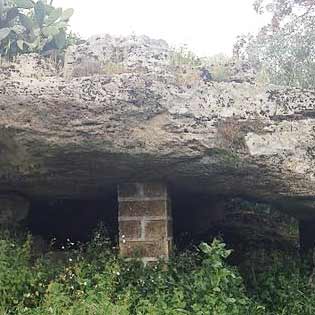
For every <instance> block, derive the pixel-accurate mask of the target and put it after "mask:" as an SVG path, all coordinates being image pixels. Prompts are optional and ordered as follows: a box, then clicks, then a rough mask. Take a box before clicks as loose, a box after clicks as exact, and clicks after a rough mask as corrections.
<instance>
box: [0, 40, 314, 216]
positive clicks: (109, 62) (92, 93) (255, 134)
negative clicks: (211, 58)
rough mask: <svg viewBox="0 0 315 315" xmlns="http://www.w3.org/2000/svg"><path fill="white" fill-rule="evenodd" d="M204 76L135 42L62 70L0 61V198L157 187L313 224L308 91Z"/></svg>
mask: <svg viewBox="0 0 315 315" xmlns="http://www.w3.org/2000/svg"><path fill="white" fill-rule="evenodd" d="M243 68H244V67H239V69H243ZM245 68H246V67H245ZM210 72H211V71H210ZM204 73H205V71H204V68H202V67H200V65H199V63H198V62H196V60H195V59H194V58H189V57H187V56H181V55H180V54H178V53H176V52H174V51H172V50H171V49H170V48H169V47H168V45H167V43H166V42H164V41H162V40H152V39H150V38H148V37H145V36H142V37H134V36H130V37H120V38H114V37H110V36H109V35H105V36H99V37H93V38H91V39H90V40H88V41H86V42H84V43H81V44H79V45H77V46H74V47H71V48H70V49H69V50H68V52H67V54H66V57H65V64H64V67H63V68H60V67H58V65H56V64H55V63H54V61H51V60H49V59H44V58H42V57H40V56H38V55H27V56H22V57H19V58H18V59H17V60H16V61H15V62H13V63H3V64H2V66H1V67H0V191H17V192H19V193H22V194H24V195H27V196H28V197H29V198H31V199H42V198H52V197H53V198H67V199H75V198H79V197H80V198H81V199H84V198H85V199H88V198H102V196H104V195H105V194H106V193H107V192H108V191H110V190H112V189H113V188H114V187H115V186H116V185H117V184H118V183H122V182H129V181H133V182H137V181H145V182H148V181H165V182H168V183H169V185H170V187H171V188H172V190H173V191H174V193H177V192H191V193H193V194H195V193H201V194H206V195H219V196H243V197H246V198H249V199H255V200H260V201H263V202H268V203H273V204H276V205H277V206H278V207H280V208H281V209H283V210H284V211H287V212H288V213H290V214H293V215H295V216H297V217H300V218H309V217H315V202H314V201H315V199H314V197H315V146H314V143H315V142H314V136H315V131H314V130H315V129H314V128H315V91H311V90H300V89H294V88H287V87H280V86H271V85H268V86H265V85H260V84H257V83H256V82H255V80H254V79H249V78H251V76H250V75H246V74H244V78H246V79H245V80H241V79H240V78H242V75H238V76H237V79H234V78H235V77H236V75H235V73H233V76H231V77H227V78H226V79H225V80H220V82H217V81H214V80H212V79H210V78H211V77H210V76H209V75H208V76H207V78H206V79H205V77H204V75H203V74H204Z"/></svg>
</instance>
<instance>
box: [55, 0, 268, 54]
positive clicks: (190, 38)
mask: <svg viewBox="0 0 315 315" xmlns="http://www.w3.org/2000/svg"><path fill="white" fill-rule="evenodd" d="M252 3H253V0H54V5H55V6H61V7H64V8H69V7H71V8H74V9H75V14H74V16H73V17H72V21H71V26H72V30H73V31H74V32H77V33H79V34H81V35H82V36H83V37H88V36H91V35H95V34H101V33H108V34H111V35H130V34H132V33H134V34H136V35H142V34H145V35H148V36H150V37H152V38H157V39H158V38H162V39H165V40H167V41H168V42H169V44H171V45H173V46H179V45H183V44H187V45H188V47H189V48H190V49H192V50H193V51H195V52H196V53H197V54H199V55H200V56H206V55H207V56H209V55H213V54H217V53H221V52H222V53H225V54H231V52H232V46H233V42H234V41H235V38H236V36H237V35H239V34H242V33H248V32H255V31H257V30H258V28H259V27H260V26H261V25H263V24H264V22H266V18H264V17H261V16H258V15H257V14H256V13H255V11H254V10H253V7H252Z"/></svg>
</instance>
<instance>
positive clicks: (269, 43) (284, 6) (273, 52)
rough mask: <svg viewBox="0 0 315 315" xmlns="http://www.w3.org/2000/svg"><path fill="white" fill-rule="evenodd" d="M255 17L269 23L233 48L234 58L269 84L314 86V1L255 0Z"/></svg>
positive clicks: (243, 37)
mask: <svg viewBox="0 0 315 315" xmlns="http://www.w3.org/2000/svg"><path fill="white" fill-rule="evenodd" d="M254 9H255V10H256V12H257V13H258V14H270V15H271V19H270V22H269V23H268V24H267V25H265V26H264V27H262V28H261V30H260V31H259V33H258V34H257V35H243V36H240V37H239V38H238V41H237V43H236V44H235V46H234V53H235V55H236V57H237V58H240V59H243V60H246V61H248V62H249V63H250V64H251V65H253V66H254V67H255V68H256V69H257V70H258V71H260V72H263V73H264V74H265V77H267V78H268V80H269V81H270V82H271V83H276V84H282V85H288V86H294V87H299V88H314V87H315V45H314V43H315V15H314V13H315V1H314V0H256V1H255V3H254Z"/></svg>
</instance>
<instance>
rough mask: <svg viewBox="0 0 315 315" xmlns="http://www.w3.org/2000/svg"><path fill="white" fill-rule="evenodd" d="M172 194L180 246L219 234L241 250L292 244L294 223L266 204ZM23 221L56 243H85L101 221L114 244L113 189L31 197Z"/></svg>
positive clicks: (176, 236)
mask: <svg viewBox="0 0 315 315" xmlns="http://www.w3.org/2000/svg"><path fill="white" fill-rule="evenodd" d="M170 195H171V200H172V212H173V230H174V235H173V236H174V243H175V247H176V248H177V249H178V250H184V249H187V248H190V247H192V246H195V245H198V244H199V243H200V242H203V241H205V242H211V240H212V239H213V238H214V237H220V238H221V239H222V240H223V241H224V242H225V243H226V244H227V246H228V247H229V248H233V249H235V252H237V253H239V254H240V255H242V252H244V251H246V250H248V248H249V247H251V246H253V247H255V248H280V247H284V248H288V247H291V248H293V249H294V248H295V244H296V241H297V240H296V235H294V233H291V232H290V231H293V229H294V228H295V227H296V226H297V225H296V222H295V221H294V220H293V219H292V218H290V217H287V216H284V215H283V213H281V214H278V213H277V212H276V211H274V209H273V208H272V207H270V206H269V205H264V204H259V203H255V202H248V201H246V200H243V199H241V198H226V197H223V196H211V195H206V194H193V193H191V192H187V191H176V190H171V192H170ZM292 220H293V221H292ZM26 223H27V228H28V229H29V231H30V232H31V233H32V234H33V235H35V236H40V237H41V238H42V239H44V240H45V241H46V242H51V240H52V239H55V240H56V242H55V246H56V247H57V248H58V247H60V246H63V245H64V244H65V243H66V242H67V240H71V242H74V243H76V242H80V243H85V242H88V241H89V240H91V238H92V237H93V234H94V232H95V231H96V229H97V228H98V227H99V226H100V225H101V226H102V228H104V234H105V235H106V236H107V237H108V238H109V239H110V240H111V242H112V244H113V245H117V244H118V234H119V233H118V201H117V194H116V192H114V193H113V192H111V193H108V194H107V195H106V197H104V198H103V199H96V200H84V199H83V200H78V199H75V200H70V199H62V200H53V199H42V200H35V201H33V202H32V203H31V209H30V212H29V216H28V219H27V222H26ZM293 232H294V231H293ZM290 233H291V234H290Z"/></svg>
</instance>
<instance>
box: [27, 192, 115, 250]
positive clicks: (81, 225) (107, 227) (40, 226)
mask: <svg viewBox="0 0 315 315" xmlns="http://www.w3.org/2000/svg"><path fill="white" fill-rule="evenodd" d="M117 209H118V205H117V195H116V194H111V195H109V196H107V198H104V199H97V200H69V199H60V200H55V199H45V200H36V201H33V202H32V203H31V207H30V212H29V216H28V219H27V227H28V229H29V231H30V232H31V233H32V234H33V235H35V236H40V237H41V238H43V239H44V240H45V241H47V242H51V241H52V240H53V239H54V240H55V246H57V247H59V246H63V245H64V244H66V243H67V242H68V241H69V240H70V241H71V242H73V243H77V242H80V243H85V242H88V241H89V240H91V238H92V237H93V234H94V233H95V231H96V230H97V229H98V228H100V226H101V227H102V229H104V233H105V235H106V236H108V237H109V238H110V239H111V240H112V241H113V242H114V241H115V240H116V239H117V235H118V223H117Z"/></svg>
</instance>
